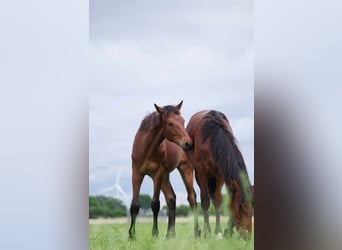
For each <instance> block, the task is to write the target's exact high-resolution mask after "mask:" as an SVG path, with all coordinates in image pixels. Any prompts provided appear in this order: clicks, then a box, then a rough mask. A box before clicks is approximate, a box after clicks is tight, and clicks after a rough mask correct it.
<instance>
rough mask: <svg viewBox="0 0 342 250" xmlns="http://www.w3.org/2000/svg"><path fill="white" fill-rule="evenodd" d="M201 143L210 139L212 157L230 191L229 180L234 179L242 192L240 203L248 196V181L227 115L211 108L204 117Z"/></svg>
mask: <svg viewBox="0 0 342 250" xmlns="http://www.w3.org/2000/svg"><path fill="white" fill-rule="evenodd" d="M204 120H205V122H204V124H203V128H202V135H203V137H202V143H204V142H205V141H206V140H207V139H210V151H211V156H212V159H213V160H214V162H215V164H216V166H217V167H218V168H219V171H220V173H221V174H222V176H223V178H224V181H225V183H226V185H227V187H229V190H230V191H231V192H232V187H231V181H232V180H235V181H236V182H237V183H238V184H239V186H240V187H242V188H243V190H244V192H241V196H240V200H239V202H240V204H241V203H244V202H246V201H248V200H249V199H250V198H249V197H250V185H251V184H250V182H249V178H248V173H247V169H246V165H245V162H244V160H243V157H242V154H241V152H240V150H239V148H238V146H237V144H236V142H235V138H234V136H233V134H232V133H231V132H230V131H229V130H228V127H227V123H228V119H227V117H226V116H225V115H224V114H223V113H221V112H219V111H215V110H212V111H210V112H208V113H207V114H206V115H205V117H204Z"/></svg>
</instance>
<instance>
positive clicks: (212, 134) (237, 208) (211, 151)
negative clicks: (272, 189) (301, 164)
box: [186, 111, 252, 235]
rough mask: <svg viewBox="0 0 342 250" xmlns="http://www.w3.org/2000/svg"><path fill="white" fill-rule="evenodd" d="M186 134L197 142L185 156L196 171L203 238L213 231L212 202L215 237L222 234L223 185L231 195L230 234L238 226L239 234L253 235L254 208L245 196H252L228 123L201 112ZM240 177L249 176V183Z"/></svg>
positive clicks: (217, 114) (215, 114)
mask: <svg viewBox="0 0 342 250" xmlns="http://www.w3.org/2000/svg"><path fill="white" fill-rule="evenodd" d="M187 132H188V134H189V136H190V137H191V138H192V139H193V141H194V149H193V150H191V151H187V152H186V154H187V156H188V159H189V160H190V162H191V163H192V165H193V167H194V169H195V177H196V181H197V183H198V185H199V187H200V190H201V206H202V210H203V215H204V235H206V234H208V233H209V234H210V231H211V229H210V226H209V213H208V209H209V205H210V199H211V200H212V201H213V203H214V206H215V213H216V228H215V233H216V234H221V232H222V230H221V226H220V205H221V203H222V193H221V190H222V186H223V185H224V184H226V187H227V192H228V193H229V194H230V195H231V204H230V211H231V216H230V221H229V223H228V232H229V233H230V234H231V233H232V227H233V226H234V225H235V226H236V227H237V229H238V230H239V231H240V232H242V231H245V230H247V231H248V233H249V234H250V233H251V216H252V215H251V206H250V203H249V201H248V199H247V198H246V196H245V192H247V193H248V192H249V191H248V190H249V186H250V183H249V180H248V175H247V171H246V167H245V164H244V161H243V158H242V155H241V152H240V151H239V149H238V148H237V145H236V143H235V139H234V137H233V132H232V128H231V126H230V124H229V121H228V119H227V118H226V116H225V115H224V114H222V113H221V112H218V111H200V112H197V113H196V114H194V115H193V116H192V117H191V119H190V121H189V123H188V126H187ZM241 174H244V175H246V177H247V178H246V179H247V181H245V182H243V181H242V180H241V178H240V177H241ZM246 190H247V191H246Z"/></svg>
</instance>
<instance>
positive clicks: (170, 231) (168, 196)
mask: <svg viewBox="0 0 342 250" xmlns="http://www.w3.org/2000/svg"><path fill="white" fill-rule="evenodd" d="M161 189H162V191H163V193H164V196H165V200H166V204H167V208H168V215H169V218H168V219H169V221H168V227H167V233H166V238H167V239H168V238H171V237H174V236H175V235H176V233H175V221H176V194H175V192H174V191H173V188H172V185H171V183H170V177H169V174H168V175H167V176H165V177H164V179H163V183H162V186H161Z"/></svg>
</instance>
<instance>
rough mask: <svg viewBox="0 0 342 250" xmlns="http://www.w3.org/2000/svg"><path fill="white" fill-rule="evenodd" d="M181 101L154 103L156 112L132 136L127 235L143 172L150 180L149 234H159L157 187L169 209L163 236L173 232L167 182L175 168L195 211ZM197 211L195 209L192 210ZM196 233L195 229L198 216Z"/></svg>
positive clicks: (172, 203)
mask: <svg viewBox="0 0 342 250" xmlns="http://www.w3.org/2000/svg"><path fill="white" fill-rule="evenodd" d="M181 105H182V102H181V103H180V104H178V105H177V106H165V107H163V108H161V107H158V106H157V105H155V107H156V109H157V112H154V113H152V114H150V115H149V116H147V117H145V119H144V120H143V121H142V123H141V125H140V128H139V130H138V132H137V134H136V136H135V139H134V143H133V149H132V185H133V198H132V203H131V208H130V212H131V226H130V228H129V237H130V238H134V237H135V220H136V217H137V214H138V212H139V200H138V199H139V192H140V186H141V183H142V181H143V179H144V176H145V175H148V176H150V177H151V178H152V180H153V190H154V191H153V197H152V201H151V208H152V211H153V228H152V235H153V236H157V235H158V224H157V219H158V213H159V210H160V202H159V196H160V190H162V191H163V193H164V196H165V200H166V203H167V206H168V210H169V221H168V230H167V234H166V237H170V236H173V235H174V234H175V209H176V195H175V193H174V191H173V188H172V186H171V183H170V178H169V174H170V172H171V171H173V170H174V169H175V168H177V169H178V170H179V172H180V173H181V176H182V178H183V181H184V184H185V186H186V189H187V192H188V200H189V203H190V206H191V208H192V209H193V211H194V212H195V211H196V193H195V191H194V189H193V168H192V165H191V164H190V162H189V161H188V159H187V157H186V155H185V152H184V150H189V149H191V148H192V139H191V138H190V137H189V135H188V134H187V132H186V131H185V128H184V119H183V118H182V117H181V116H180V112H179V111H180V108H181ZM194 214H195V215H196V213H194ZM194 220H195V234H196V232H197V231H198V222H197V217H196V216H195V217H194Z"/></svg>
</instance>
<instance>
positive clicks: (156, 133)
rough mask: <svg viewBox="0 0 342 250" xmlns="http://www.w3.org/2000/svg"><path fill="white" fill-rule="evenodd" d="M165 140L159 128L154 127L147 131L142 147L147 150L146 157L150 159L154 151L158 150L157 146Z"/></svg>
mask: <svg viewBox="0 0 342 250" xmlns="http://www.w3.org/2000/svg"><path fill="white" fill-rule="evenodd" d="M164 139H165V137H164V135H163V130H162V128H161V127H159V126H156V127H154V128H153V129H152V130H150V131H148V133H147V135H146V137H145V139H144V142H143V143H144V146H145V148H146V149H147V152H146V156H147V157H150V156H151V155H153V153H154V152H156V150H158V147H159V145H160V144H161V143H162V141H163V140H164Z"/></svg>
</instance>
